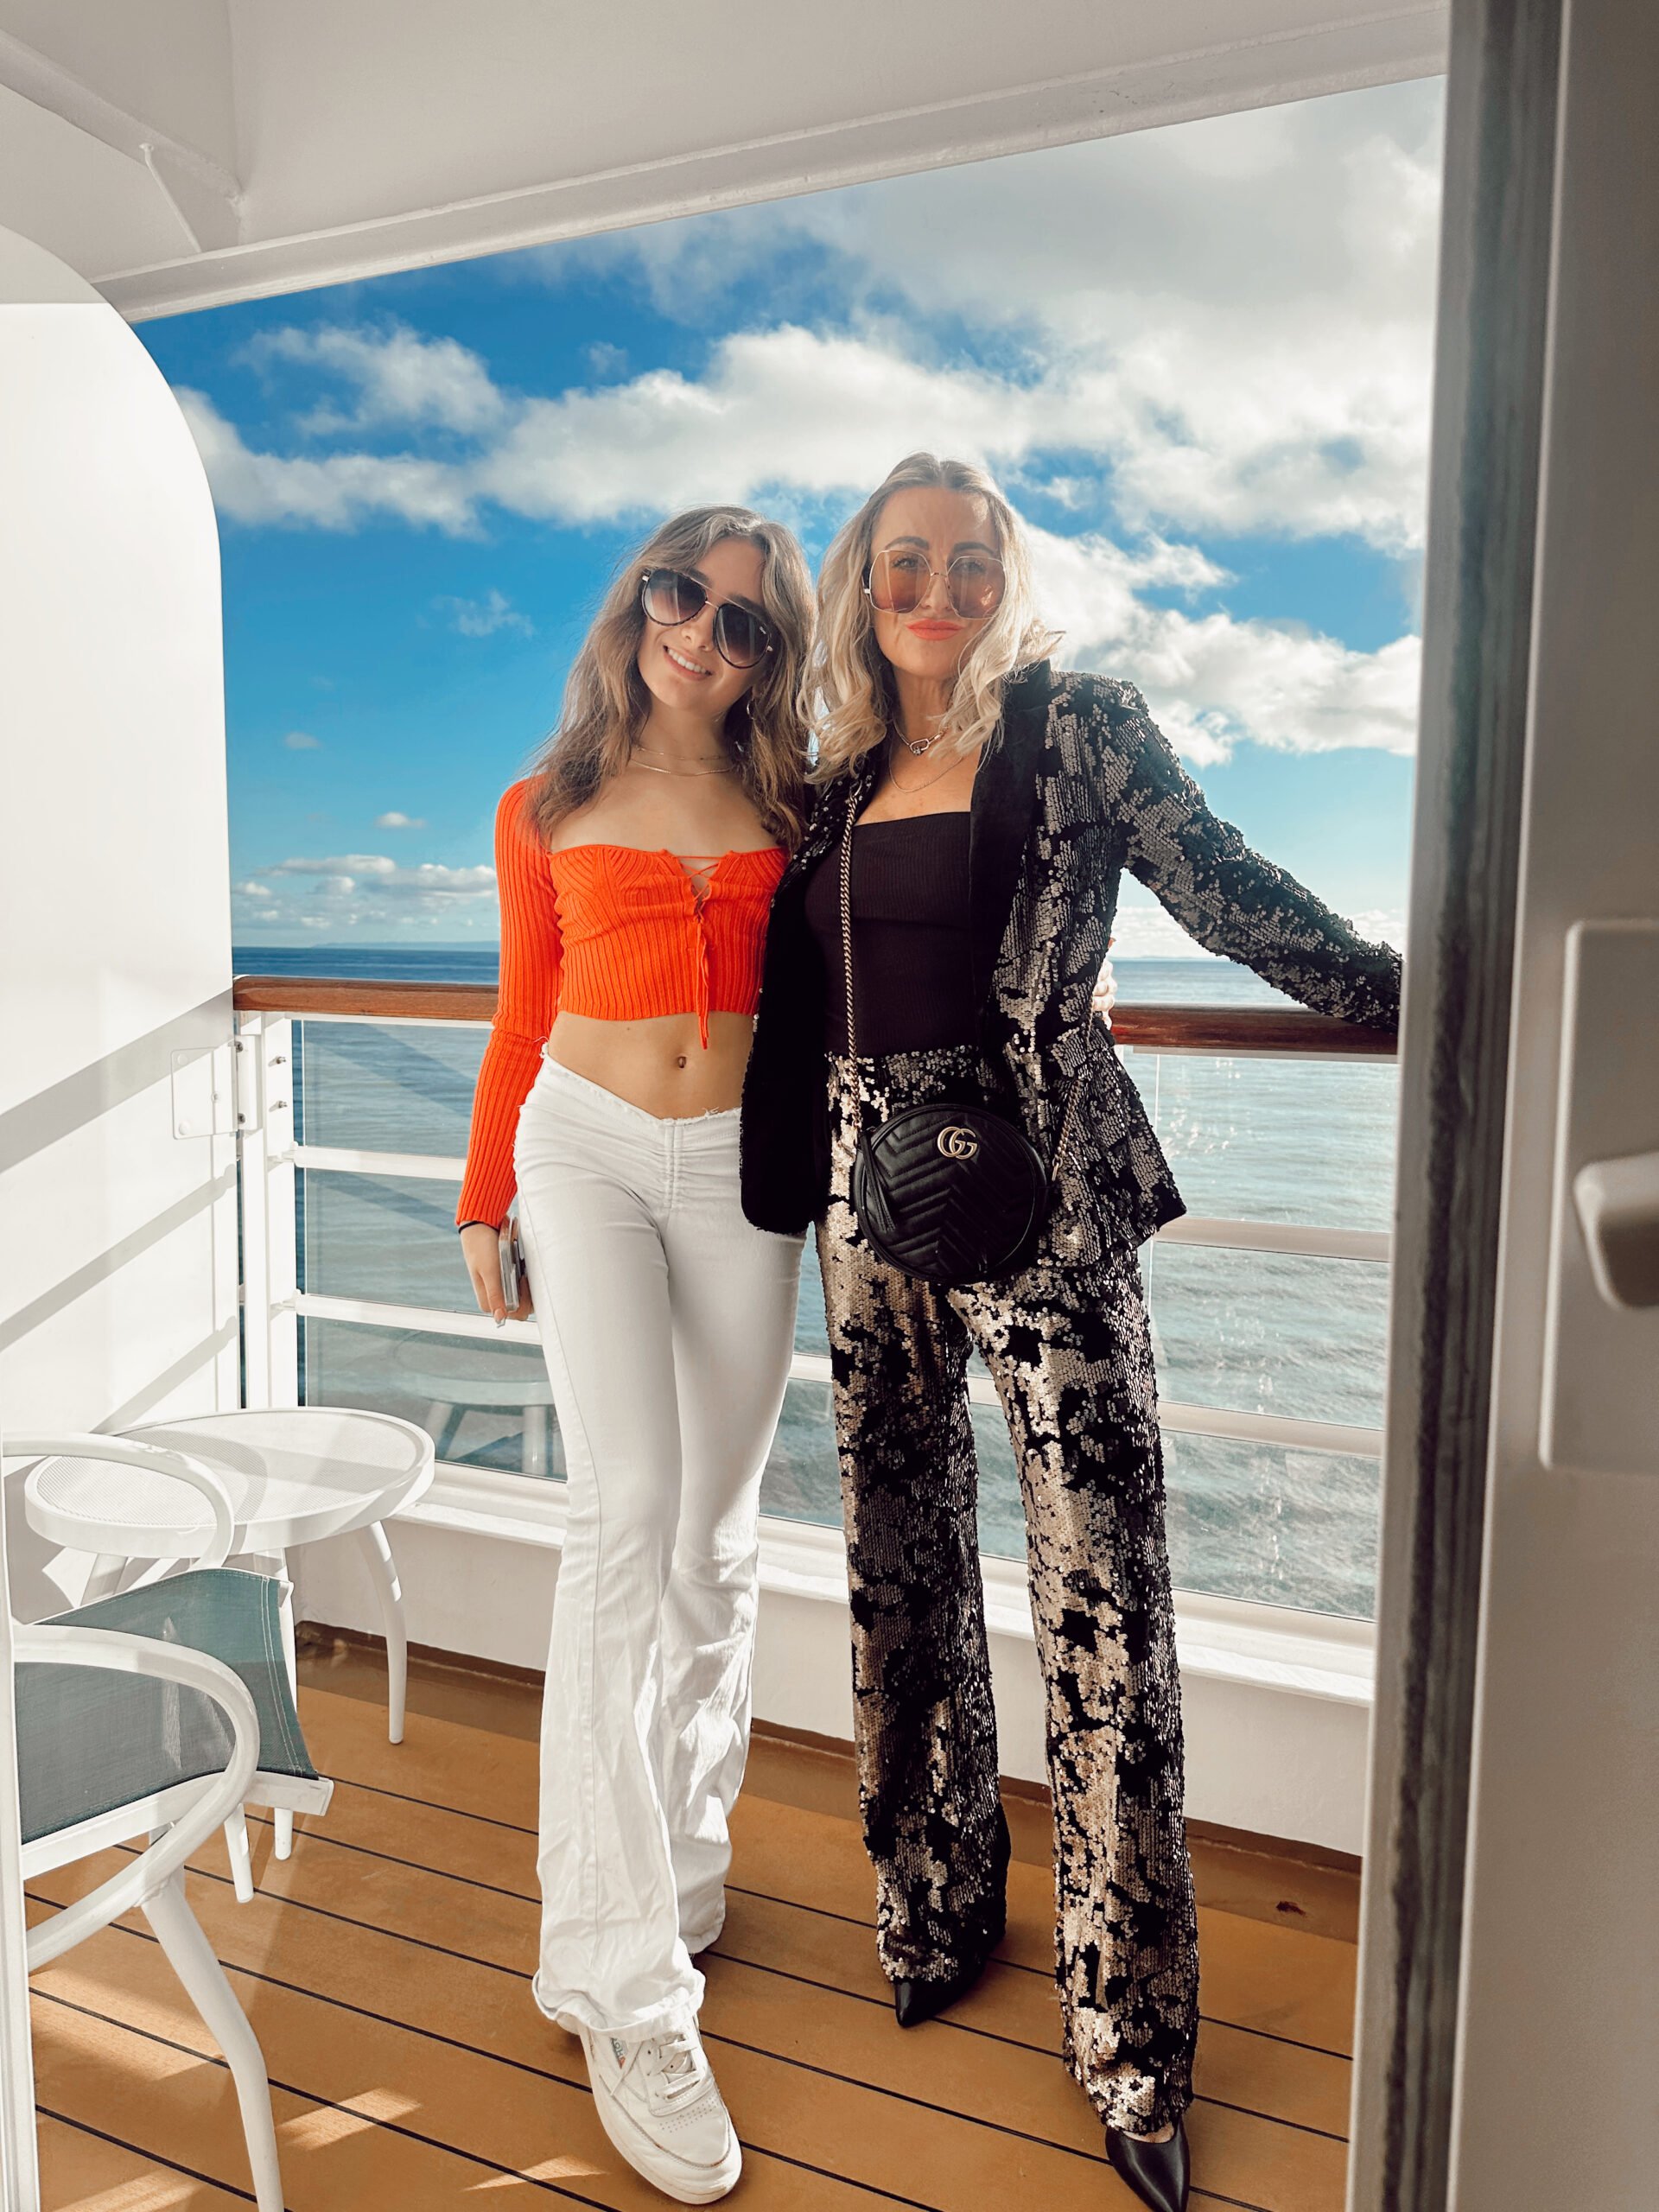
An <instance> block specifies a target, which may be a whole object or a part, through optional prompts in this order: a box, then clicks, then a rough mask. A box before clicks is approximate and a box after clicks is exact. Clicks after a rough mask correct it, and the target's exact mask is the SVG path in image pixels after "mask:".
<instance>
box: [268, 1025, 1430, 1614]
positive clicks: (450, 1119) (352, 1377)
mask: <svg viewBox="0 0 1659 2212" xmlns="http://www.w3.org/2000/svg"><path fill="white" fill-rule="evenodd" d="M296 1039H297V1040H298V1042H297V1043H296V1074H297V1075H298V1077H299V1078H300V1084H301V1096H300V1100H299V1102H298V1104H299V1108H300V1111H299V1113H298V1115H297V1116H296V1120H297V1124H298V1127H299V1128H300V1130H301V1133H302V1136H303V1138H304V1141H306V1142H307V1143H308V1144H310V1145H314V1146H327V1147H341V1148H349V1149H353V1150H362V1151H375V1152H402V1153H412V1154H426V1155H428V1156H434V1155H435V1156H441V1157H455V1156H458V1155H460V1154H462V1153H464V1151H465V1149H466V1142H467V1123H468V1120H469V1116H470V1110H471V1103H472V1093H473V1087H474V1079H475V1077H476V1072H477V1067H478V1062H479V1058H480V1054H481V1052H482V1051H483V1048H484V1044H485V1041H486V1032H485V1030H484V1029H483V1027H481V1026H480V1025H476V1024H441V1023H433V1024H430V1025H422V1026H419V1027H405V1026H401V1025H395V1024H385V1023H377V1022H374V1021H372V1020H364V1021H360V1022H359V1021H350V1022H338V1021H320V1020H319V1021H310V1022H305V1023H297V1022H296ZM1126 1063H1127V1065H1128V1067H1129V1069H1130V1071H1131V1072H1132V1073H1133V1074H1134V1076H1135V1080H1136V1081H1137V1082H1138V1083H1139V1084H1141V1088H1142V1090H1143V1092H1144V1093H1145V1095H1146V1096H1147V1101H1148V1104H1149V1107H1150V1108H1151V1109H1152V1110H1153V1112H1154V1119H1155V1122H1156V1123H1157V1126H1158V1128H1159V1130H1160V1136H1161V1138H1162V1141H1163V1142H1164V1145H1165V1147H1166V1150H1167V1152H1168V1153H1169V1155H1170V1158H1171V1161H1172V1164H1173V1167H1174V1170H1175V1173H1176V1175H1177V1177H1178V1179H1179V1182H1180V1184H1181V1187H1182V1191H1183V1193H1184V1195H1185V1198H1186V1200H1187V1204H1188V1206H1189V1208H1190V1209H1191V1211H1192V1213H1193V1214H1195V1215H1202V1216H1208V1217H1220V1218H1223V1219H1229V1218H1230V1219H1237V1220H1243V1221H1250V1222H1255V1221H1270V1222H1279V1223H1285V1224H1299V1223H1300V1224H1308V1225H1310V1226H1320V1227H1325V1226H1332V1225H1334V1226H1340V1227H1344V1228H1354V1229H1364V1230H1385V1229H1386V1228H1387V1227H1388V1224H1389V1190H1390V1180H1391V1174H1392V1154H1393V1143H1394V1115H1395V1089H1396V1086H1395V1071H1394V1069H1393V1068H1392V1067H1391V1066H1389V1065H1387V1064H1385V1063H1379V1062H1375V1061H1372V1062H1362V1063H1344V1062H1332V1061H1322V1060H1316V1059H1313V1058H1261V1059H1253V1058H1249V1057H1246V1056H1239V1057H1237V1058H1200V1057H1198V1056H1189V1055H1185V1054H1179V1053H1167V1052H1163V1053H1149V1052H1130V1053H1128V1054H1126ZM301 1185H302V1188H301V1194H300V1205H301V1224H300V1226H301V1268H302V1287H303V1288H304V1289H306V1290H307V1291H308V1292H310V1293H312V1294H327V1295H331V1296H336V1297H343V1298H353V1299H360V1300H366V1301H372V1302H375V1303H384V1304H387V1305H398V1306H425V1307H428V1308H430V1309H436V1310H442V1311H448V1312H453V1313H469V1312H471V1311H472V1299H471V1294H470V1291H469V1289H468V1287H467V1281H466V1277H465V1274H464V1271H463V1270H462V1268H461V1263H460V1255H459V1250H458V1247H457V1244H456V1242H455V1237H454V1230H453V1227H452V1225H451V1224H452V1222H453V1217H454V1198H455V1186H454V1184H453V1182H448V1181H442V1182H441V1181H435V1180H427V1179H416V1178H406V1177H399V1176H388V1175H380V1174H376V1173H372V1172H369V1173H350V1174H336V1173H308V1174H306V1175H304V1176H302V1178H301ZM1143 1264H1144V1266H1145V1268H1146V1271H1147V1284H1148V1292H1149V1304H1150V1308H1151V1313H1152V1318H1153V1325H1154V1338H1155V1344H1156V1349H1157V1352H1158V1358H1159V1367H1160V1387H1161V1389H1162V1391H1163V1394H1164V1395H1165V1397H1166V1399H1168V1400H1170V1401H1172V1402H1179V1403H1183V1404H1190V1405H1197V1406H1211V1407H1216V1408H1223V1409H1226V1410H1229V1411H1240V1412H1244V1413H1248V1414H1263V1415H1268V1416H1273V1417H1277V1418H1280V1419H1284V1420H1303V1421H1330V1422H1336V1423H1341V1424H1344V1425H1351V1426H1360V1427H1374V1426H1376V1424H1377V1423H1379V1422H1380V1420H1381V1416H1382V1395H1383V1356H1384V1354H1383V1345H1384V1313H1385V1306H1386V1299H1387V1270H1386V1268H1385V1267H1384V1266H1383V1264H1381V1263H1380V1262H1370V1261H1348V1260H1342V1261H1332V1260H1325V1259H1319V1258H1310V1257H1304V1256H1299V1255H1281V1254H1269V1253H1255V1252H1246V1251H1237V1250H1230V1249H1220V1248H1211V1247H1204V1246H1183V1245H1179V1244H1173V1243H1159V1244H1156V1245H1154V1246H1153V1247H1149V1248H1147V1251H1146V1252H1145V1254H1144V1255H1143ZM796 1345H797V1349H798V1351H799V1352H801V1353H804V1354H808V1355H813V1356H816V1357H820V1358H821V1357H823V1356H824V1355H825V1354H826V1353H827V1351H828V1340H827V1336H826V1333H825V1327H824V1319H823V1291H822V1287H821V1284H820V1281H819V1278H818V1268H817V1253H816V1249H815V1247H814V1241H813V1239H812V1238H811V1237H810V1236H809V1238H808V1239H807V1243H806V1248H805V1254H804V1262H803V1268H802V1278H801V1294H800V1305H799V1317H798V1325H797V1331H796ZM304 1360H305V1390H306V1395H307V1396H308V1399H309V1400H310V1402H316V1403H353V1404H359V1405H367V1406H383V1407H385V1409H386V1410H389V1411H393V1412H397V1413H401V1414H404V1415H405V1416H406V1417H407V1418H410V1419H411V1420H415V1421H419V1422H420V1423H421V1424H422V1425H423V1427H429V1428H430V1429H432V1431H433V1433H434V1435H435V1438H436V1439H437V1440H438V1442H439V1445H440V1452H441V1456H442V1458H444V1459H449V1460H461V1461H467V1462H471V1463H474V1464H476V1465H482V1466H489V1467H494V1468H500V1469H504V1470H512V1471H526V1469H528V1471H531V1472H533V1473H537V1474H543V1475H544V1474H551V1475H553V1476H555V1477H556V1476H557V1475H558V1474H559V1473H560V1472H561V1471H562V1462H561V1459H560V1453H559V1445H558V1439H557V1433H556V1424H555V1423H554V1421H553V1420H552V1415H551V1409H550V1404H549V1402H548V1391H547V1383H546V1374H545V1370H544V1368H543V1364H542V1361H541V1357H540V1353H539V1351H538V1350H537V1347H535V1346H533V1345H526V1344H505V1343H490V1342H486V1341H483V1340H479V1339H470V1338H445V1337H443V1336H442V1335H439V1334H436V1333H429V1332H417V1331H410V1330H399V1329H396V1328H392V1327H379V1326H365V1325H356V1324H344V1323H339V1322H334V1321H327V1320H320V1319H315V1318H314V1319H308V1321H307V1323H306V1325H305V1331H304ZM970 1372H971V1373H972V1374H974V1375H975V1376H981V1377H982V1376H983V1374H984V1370H983V1368H982V1365H981V1363H979V1361H978V1360H977V1359H975V1360H974V1361H973V1363H972V1365H971V1369H970ZM971 1419H972V1422H973V1427H974V1432H975V1436H976V1448H977V1451H978V1455H979V1461H980V1468H981V1511H980V1522H981V1535H982V1546H983V1548H984V1549H985V1550H986V1551H987V1552H988V1553H990V1554H993V1555H997V1556H1001V1557H1007V1558H1014V1559H1017V1558H1020V1557H1021V1556H1022V1555H1023V1553H1024V1548H1025V1530H1024V1516H1023V1513H1022V1511H1021V1509H1020V1497H1019V1486H1018V1482H1017V1478H1016V1475H1015V1471H1014V1463H1013V1455H1012V1452H1011V1451H1010V1448H1009V1446H1008V1441H1007V1431H1006V1428H1005V1427H1004V1424H1003V1421H1002V1417H1001V1412H1000V1410H999V1409H998V1408H996V1407H995V1406H994V1405H989V1406H986V1405H975V1406H974V1407H973V1408H972V1409H971ZM1166 1464H1167V1476H1168V1488H1169V1511H1170V1541H1171V1553H1172V1559H1173V1565H1174V1571H1175V1578H1176V1580H1177V1582H1178V1584H1179V1585H1180V1586H1183V1587H1185V1588H1188V1589H1192V1590H1196V1591H1205V1592H1215V1593H1216V1594H1218V1595H1224V1596H1232V1597H1238V1598H1245V1599H1253V1600H1256V1601H1258V1602H1262V1603H1268V1604H1274V1605H1289V1606H1294V1607H1297V1608H1300V1609H1302V1610H1306V1611H1316V1612H1329V1613H1352V1614H1357V1615H1369V1613H1370V1611H1371V1608H1372V1594H1373V1593H1372V1568H1371V1559H1372V1554H1373V1550H1374V1547H1375V1541H1376V1488H1377V1469H1376V1464H1375V1462H1373V1461H1370V1460H1368V1459H1358V1458H1354V1457H1350V1456H1348V1455H1345V1454H1337V1453H1330V1452H1313V1451H1310V1450H1307V1449H1306V1448H1303V1447H1300V1446H1296V1445H1295V1444H1294V1441H1293V1442H1291V1443H1284V1444H1279V1443H1275V1444H1261V1443H1256V1442H1254V1441H1252V1442H1238V1441H1235V1440H1224V1439H1215V1438H1209V1437H1196V1436H1191V1435H1186V1434H1180V1435H1174V1434H1171V1435H1168V1436H1166ZM762 1501H763V1510H765V1511H766V1512H767V1513H768V1514H772V1515H776V1516H784V1517H788V1518H794V1519H798V1520H802V1521H805V1522H815V1523H818V1524H821V1525H826V1526H833V1525H836V1524H837V1523H838V1522H839V1519H840V1499H839V1475H838V1471H837V1467H836V1452H835V1444H834V1433H833V1423H832V1420H831V1414H830V1407H829V1386H828V1384H827V1383H824V1382H823V1381H822V1380H821V1379H817V1378H809V1377H796V1378H793V1379H792V1380H791V1383H790V1384H789V1386H788V1390H787V1394H786V1397H785V1406H784V1412H783V1417H782V1420H781V1422H780V1425H779V1433H778V1438H777V1441H776V1444H775V1446H774V1448H773V1451H772V1455H771V1459H770V1462H769V1464H768V1467H767V1470H766V1478H765V1482H764V1485H763V1491H762Z"/></svg>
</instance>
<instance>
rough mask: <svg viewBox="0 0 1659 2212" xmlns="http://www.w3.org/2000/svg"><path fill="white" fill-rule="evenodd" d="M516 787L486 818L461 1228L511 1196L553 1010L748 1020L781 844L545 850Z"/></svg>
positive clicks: (495, 1214)
mask: <svg viewBox="0 0 1659 2212" xmlns="http://www.w3.org/2000/svg"><path fill="white" fill-rule="evenodd" d="M528 788H529V787H528V785H527V784H523V783H519V784H515V785H513V786H512V789H511V790H510V791H507V792H506V793H505V796H504V797H503V798H502V801H501V804H500V807H499V810H497V814H496V822H495V866H496V884H497V889H498V891H499V896H500V901H501V984H500V989H499V994H498V996H497V1000H496V1012H495V1020H494V1023H493V1026H492V1028H491V1032H490V1042H489V1046H488V1048H487V1050H486V1052H485V1055H484V1064H483V1065H482V1067H481V1068H480V1071H479V1077H478V1090H477V1093H476V1096H475V1097H474V1104H473V1129H472V1141H471V1144H470V1146H469V1147H468V1151H467V1179H466V1181H465V1182H464V1184H463V1185H462V1186H461V1205H460V1208H459V1210H458V1211H457V1213H456V1217H455V1218H456V1219H457V1220H458V1221H488V1222H499V1221H500V1220H501V1219H502V1218H503V1217H504V1216H505V1213H506V1211H507V1207H508V1205H509V1204H510V1202H511V1200H512V1191H513V1175H512V1139H513V1132H514V1129H515V1128H516V1127H517V1124H518V1109H520V1107H521V1106H523V1104H524V1100H525V1098H526V1097H527V1096H529V1094H530V1086H531V1083H532V1082H533V1081H534V1080H535V1076H536V1069H537V1063H538V1061H539V1059H540V1058H541V1051H542V1047H543V1045H544V1044H545V1043H546V1042H547V1039H548V1033H549V1032H550V1030H551V1028H552V1027H553V1019H554V1016H555V1015H556V1014H558V1013H559V1012H560V1010H561V1009H563V1010H565V1011H566V1012H569V1013H570V1014H584V1015H588V1016H589V1017H592V1018H594V1019H595V1020H601V1021H644V1020H651V1019H652V1018H653V1017H654V1016H657V1015H659V1014H696V1017H697V1033H698V1035H699V1036H700V1038H701V1039H702V1043H703V1045H704V1046H705V1048H706V1047H707V1046H708V1043H709V1015H710V1014H753V1012H754V1010H755V1007H756V1006H757V1005H758V1004H759V1002H760V963H761V953H762V950H763V948H764V945H765V943H766V917H767V914H768V913H769V912H770V911H771V907H772V893H773V892H774V891H775V890H776V889H777V887H778V880H779V877H780V876H781V875H782V874H783V872H784V863H785V857H786V855H785V852H784V849H783V848H782V846H780V845H769V846H766V847H764V848H761V849H757V850H754V851H748V852H744V851H737V852H729V853H721V854H718V855H715V854H708V853H687V854H683V855H682V854H676V853H671V852H669V851H667V850H665V849H664V850H663V851H659V852H642V851H639V850H636V849H634V848H633V847H632V846H631V845H605V844H591V845H567V846H566V847H564V848H563V850H562V851H559V852H556V853H550V852H548V851H547V849H545V847H544V846H543V844H542V843H541V842H540V840H539V839H538V838H537V835H536V832H535V829H534V826H533V825H532V823H531V821H530V819H529V817H528V816H527V814H526V812H525V810H524V800H525V798H526V795H527V792H528Z"/></svg>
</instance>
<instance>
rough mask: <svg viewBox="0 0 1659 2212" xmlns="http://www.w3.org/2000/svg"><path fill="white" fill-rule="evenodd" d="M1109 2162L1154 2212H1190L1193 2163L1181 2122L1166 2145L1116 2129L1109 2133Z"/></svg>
mask: <svg viewBox="0 0 1659 2212" xmlns="http://www.w3.org/2000/svg"><path fill="white" fill-rule="evenodd" d="M1106 2158H1107V2163H1108V2164H1109V2165H1110V2167H1111V2169H1112V2171H1113V2172H1114V2173H1115V2174H1121V2175H1122V2177H1123V2179H1124V2180H1125V2181H1126V2182H1128V2184H1129V2187H1130V2188H1131V2189H1132V2190H1134V2191H1135V2195H1136V2196H1138V2197H1139V2198H1140V2199H1141V2202H1142V2203H1143V2204H1149V2205H1150V2206H1151V2207H1152V2212H1186V2192H1187V2185H1188V2183H1189V2181H1190V2179H1191V2167H1192V2162H1191V2160H1190V2159H1189V2158H1188V2156H1187V2149H1186V2129H1185V2126H1183V2124H1182V2123H1181V2122H1180V2121H1179V2120H1177V2121H1176V2123H1175V2133H1173V2135H1172V2136H1171V2137H1170V2138H1169V2140H1168V2141H1167V2142H1166V2143H1143V2142H1141V2139H1140V2138H1139V2137H1138V2136H1134V2135H1125V2134H1124V2133H1122V2130H1121V2129H1119V2128H1116V2127H1109V2128H1108V2129H1107V2130H1106Z"/></svg>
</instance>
